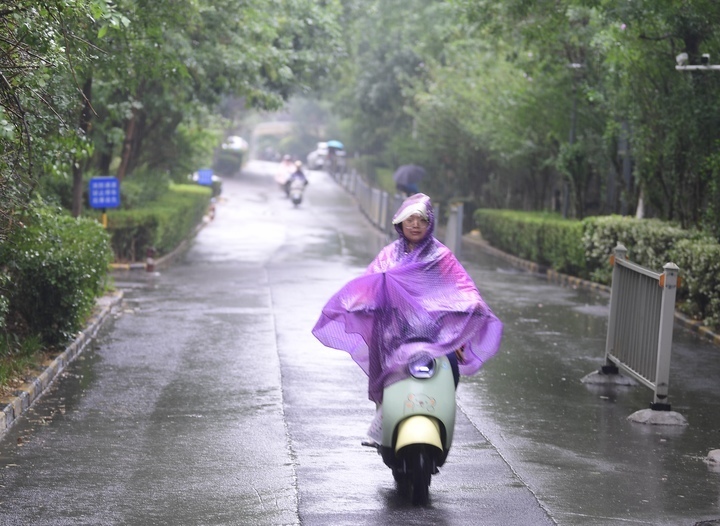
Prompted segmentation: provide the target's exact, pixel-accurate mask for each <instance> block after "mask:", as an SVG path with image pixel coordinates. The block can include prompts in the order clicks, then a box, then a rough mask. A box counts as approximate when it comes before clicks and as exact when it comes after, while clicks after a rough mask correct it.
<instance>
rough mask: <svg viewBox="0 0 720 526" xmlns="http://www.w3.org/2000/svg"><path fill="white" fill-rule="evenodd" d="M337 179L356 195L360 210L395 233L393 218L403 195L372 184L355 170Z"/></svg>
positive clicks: (389, 231)
mask: <svg viewBox="0 0 720 526" xmlns="http://www.w3.org/2000/svg"><path fill="white" fill-rule="evenodd" d="M335 180H336V181H337V182H338V183H339V184H340V186H342V187H343V188H345V189H346V190H347V191H348V192H349V193H351V194H353V195H354V196H355V198H356V199H357V202H358V205H359V207H360V210H361V211H362V213H363V214H365V216H366V217H367V218H368V220H369V221H370V222H371V223H372V224H373V225H375V226H376V227H377V228H379V229H380V230H381V231H383V232H384V233H386V234H388V235H390V236H392V235H394V234H395V228H394V227H393V225H392V218H393V215H395V212H396V211H397V209H398V208H400V205H401V204H402V202H403V198H402V197H401V196H399V195H397V194H395V195H393V194H389V193H388V192H385V191H383V190H380V189H379V188H374V187H372V186H370V185H369V184H368V183H366V182H365V180H364V179H363V178H362V177H361V176H360V175H359V174H358V173H357V172H356V171H355V170H352V171H351V172H349V173H343V174H340V175H338V176H337V177H335Z"/></svg>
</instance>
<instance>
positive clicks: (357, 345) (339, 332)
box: [312, 194, 502, 402]
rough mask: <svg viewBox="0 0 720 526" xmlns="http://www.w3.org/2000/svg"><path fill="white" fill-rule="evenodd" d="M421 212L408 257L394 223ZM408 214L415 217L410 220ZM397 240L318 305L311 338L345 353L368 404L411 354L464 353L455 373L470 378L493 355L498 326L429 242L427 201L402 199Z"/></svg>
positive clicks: (449, 258) (460, 273)
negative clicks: (423, 225)
mask: <svg viewBox="0 0 720 526" xmlns="http://www.w3.org/2000/svg"><path fill="white" fill-rule="evenodd" d="M418 205H422V207H423V208H424V210H425V214H423V215H426V216H427V219H428V222H429V223H428V228H427V232H426V234H425V237H424V238H423V239H422V240H420V241H419V242H418V243H417V245H416V246H415V247H414V248H413V250H409V248H410V246H409V244H408V240H407V239H406V238H405V237H404V236H403V232H402V224H401V222H400V221H401V220H400V221H397V222H396V220H397V219H399V218H401V217H403V216H404V217H407V216H408V214H407V211H408V210H409V209H414V210H415V211H417V207H418ZM413 213H415V212H413ZM393 223H394V224H395V229H396V230H397V232H398V233H399V234H400V236H399V239H397V240H396V241H395V242H393V243H390V244H389V245H387V246H386V247H385V248H383V249H382V250H381V251H380V253H379V254H378V255H377V257H376V258H375V259H374V260H373V262H372V263H371V264H370V266H369V267H368V268H367V270H366V271H365V273H364V274H363V275H362V276H360V277H358V278H355V279H353V280H352V281H350V282H349V283H347V284H346V285H345V286H344V287H343V288H342V289H340V290H339V291H338V292H337V293H336V294H335V295H334V296H333V297H332V298H331V299H330V300H329V301H328V302H327V304H326V305H325V307H324V308H323V310H322V314H321V315H320V319H319V320H318V321H317V323H316V324H315V327H314V328H313V331H312V332H313V334H314V335H315V336H316V337H317V338H318V340H320V341H321V342H322V343H323V344H324V345H326V346H327V347H332V348H334V349H340V350H343V351H347V352H348V353H350V355H351V356H352V358H353V360H355V362H356V363H357V364H358V365H359V366H360V367H361V368H362V369H363V371H365V373H366V374H367V375H368V377H369V386H368V393H369V398H370V399H371V400H373V401H375V402H381V401H382V392H383V388H384V386H386V385H389V384H390V383H392V382H395V381H398V380H401V379H403V378H405V377H406V376H407V372H406V369H407V367H406V366H407V364H408V363H409V362H410V361H412V358H413V356H414V353H415V352H417V348H418V345H417V342H425V343H426V345H423V346H422V347H423V351H424V352H427V353H429V354H431V355H432V356H434V357H439V356H443V355H446V354H449V353H452V352H454V351H455V350H457V349H458V348H460V347H464V351H465V352H464V360H462V361H461V362H460V363H459V369H460V373H461V374H464V375H471V374H474V373H476V372H477V371H478V370H479V369H480V367H481V366H482V365H483V363H485V362H486V361H487V360H488V359H489V358H491V357H492V356H493V355H494V354H495V353H496V352H497V351H498V349H499V347H500V340H501V338H502V323H501V322H500V320H499V319H498V318H497V317H496V316H495V315H494V314H493V312H492V311H491V310H490V308H489V307H488V306H487V305H486V304H485V302H484V301H483V299H482V297H481V296H480V293H479V292H478V290H477V288H476V287H475V284H474V283H473V281H472V279H471V278H470V276H469V275H468V274H467V272H466V271H465V269H464V268H463V267H462V265H461V264H460V263H459V262H458V260H457V259H456V258H455V256H454V255H453V254H452V252H451V251H450V249H448V248H447V247H446V246H445V245H443V244H442V243H440V242H439V241H438V240H437V239H435V238H434V237H433V235H432V234H433V231H434V229H435V214H434V212H433V208H432V204H431V202H430V198H429V197H428V196H426V195H425V194H415V195H413V196H411V197H409V198H407V199H406V200H405V201H404V202H403V204H402V205H401V206H400V208H399V209H398V211H397V213H396V214H395V217H394V218H393Z"/></svg>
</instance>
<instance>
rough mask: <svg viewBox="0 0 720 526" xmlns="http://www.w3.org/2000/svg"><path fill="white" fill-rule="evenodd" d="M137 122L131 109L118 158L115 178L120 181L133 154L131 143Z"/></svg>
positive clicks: (133, 110) (135, 111) (134, 110)
mask: <svg viewBox="0 0 720 526" xmlns="http://www.w3.org/2000/svg"><path fill="white" fill-rule="evenodd" d="M136 121H137V109H136V108H135V107H133V109H132V113H131V116H130V119H129V120H128V121H127V123H126V124H125V141H124V142H123V149H122V153H121V157H120V166H119V167H118V171H117V178H118V180H119V181H122V180H123V179H124V178H125V175H126V174H127V171H128V166H129V165H130V157H131V156H132V152H133V142H134V140H135V124H136Z"/></svg>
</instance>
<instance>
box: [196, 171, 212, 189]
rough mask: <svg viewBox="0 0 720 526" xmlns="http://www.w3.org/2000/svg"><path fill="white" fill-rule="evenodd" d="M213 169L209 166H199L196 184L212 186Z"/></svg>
mask: <svg viewBox="0 0 720 526" xmlns="http://www.w3.org/2000/svg"><path fill="white" fill-rule="evenodd" d="M212 176H213V171H212V170H211V169H210V168H201V169H200V170H198V180H197V182H198V184H202V185H205V186H212Z"/></svg>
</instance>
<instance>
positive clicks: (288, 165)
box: [275, 154, 295, 193]
mask: <svg viewBox="0 0 720 526" xmlns="http://www.w3.org/2000/svg"><path fill="white" fill-rule="evenodd" d="M294 170H295V163H293V160H292V157H291V156H290V155H287V154H286V155H283V158H282V161H280V166H279V167H278V171H277V172H276V173H275V182H276V183H277V184H278V185H280V188H283V189H284V190H285V192H286V193H287V189H288V181H289V180H290V174H292V173H293V171H294Z"/></svg>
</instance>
